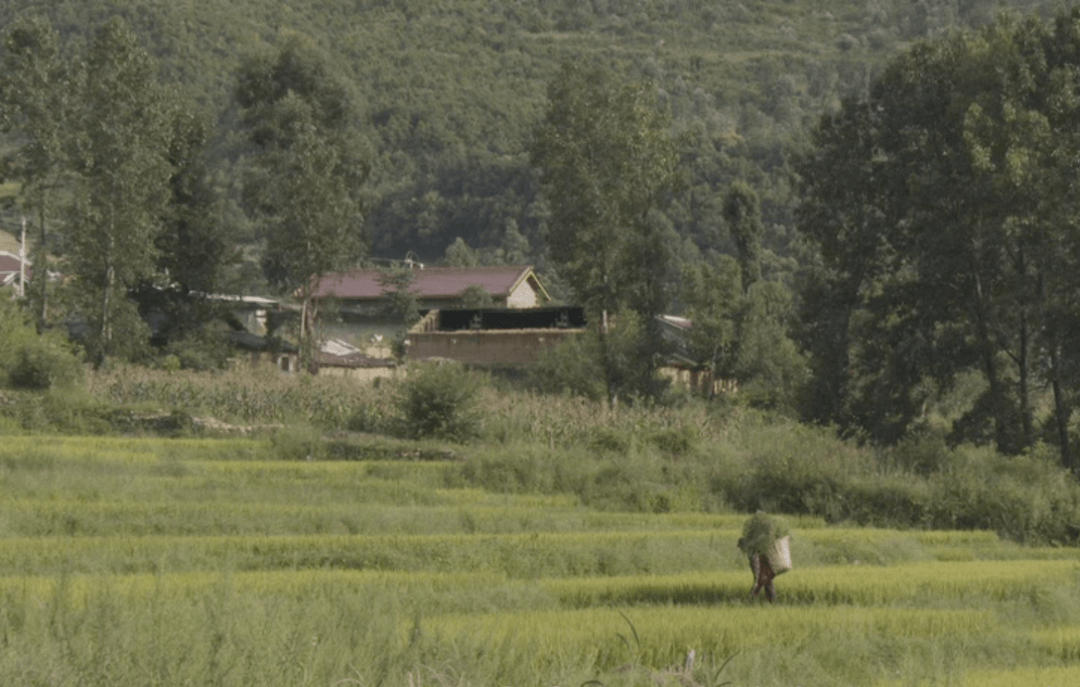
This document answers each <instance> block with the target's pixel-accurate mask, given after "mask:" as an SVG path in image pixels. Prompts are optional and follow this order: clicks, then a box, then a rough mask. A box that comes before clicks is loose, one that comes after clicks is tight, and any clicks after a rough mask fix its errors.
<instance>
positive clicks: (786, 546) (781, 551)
mask: <svg viewBox="0 0 1080 687" xmlns="http://www.w3.org/2000/svg"><path fill="white" fill-rule="evenodd" d="M765 559H766V560H767V561H769V567H770V568H772V570H773V572H774V573H776V574H777V575H779V574H780V573H786V572H787V571H788V570H791V537H781V538H779V539H774V540H773V542H772V544H771V545H769V550H768V551H766V552H765Z"/></svg>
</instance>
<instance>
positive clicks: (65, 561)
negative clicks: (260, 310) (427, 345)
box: [0, 437, 1080, 687]
mask: <svg viewBox="0 0 1080 687" xmlns="http://www.w3.org/2000/svg"><path fill="white" fill-rule="evenodd" d="M271 455H272V454H271V451H269V447H268V445H267V444H265V443H262V442H259V441H255V440H236V441H232V440H230V441H226V440H218V441H210V440H151V439H101V438H94V439H78V438H75V439H71V438H64V439H61V438H52V437H2V438H0V494H2V496H0V646H2V647H3V651H2V652H0V684H10V685H16V684H20V685H22V684H25V685H30V684H34V685H110V686H114V687H124V686H126V685H245V686H247V685H269V686H273V685H289V686H293V685H326V686H330V685H391V686H396V685H403V686H404V685H408V686H410V687H416V686H418V685H440V686H445V685H515V686H517V685H575V686H576V685H582V684H585V683H586V682H589V681H596V682H593V684H597V683H600V684H603V685H656V684H661V685H719V684H721V683H725V682H729V681H730V683H731V684H734V685H785V686H795V685H826V684H827V685H877V686H880V687H892V686H894V685H895V686H901V685H969V686H972V687H974V686H976V685H979V686H982V685H989V686H991V687H993V686H995V685H1063V686H1064V685H1075V684H1080V551H1077V550H1075V549H1066V548H1023V547H1019V546H1016V545H1012V544H1008V543H1006V542H1002V541H1000V540H999V539H998V538H997V537H996V536H995V535H993V534H990V533H985V532H925V531H892V530H876V529H856V528H840V527H827V526H825V524H824V523H823V522H821V521H817V520H810V519H798V518H789V523H790V524H791V525H792V529H793V530H794V540H793V555H794V560H795V569H794V570H793V571H792V572H790V573H788V574H786V575H784V576H782V577H780V578H778V580H777V583H778V589H779V595H780V596H779V600H778V603H776V604H775V605H768V604H764V603H761V602H760V601H758V602H755V601H753V600H752V599H750V598H749V595H748V590H749V587H750V582H751V579H750V573H749V570H748V567H747V565H746V562H745V561H744V560H743V559H742V557H741V555H740V553H739V551H738V549H737V547H736V546H735V542H736V540H737V539H738V536H739V533H740V529H741V526H742V523H743V521H744V519H745V515H742V514H706V513H694V512H688V513H669V514H664V515H643V514H640V513H633V514H631V513H615V512H597V511H590V510H587V509H585V508H582V507H581V506H579V505H578V504H577V503H575V502H574V501H573V500H571V499H568V498H562V497H552V496H538V495H531V494H496V493H490V492H486V491H483V490H481V489H478V488H476V487H475V486H474V485H470V484H469V483H468V482H467V480H466V479H465V478H464V477H463V474H464V471H463V466H464V464H465V463H464V462H462V461H426V462H407V461H398V462H318V461H310V462H309V461H304V462H283V461H275V460H272V459H271V458H270V456H271ZM466 460H467V459H466Z"/></svg>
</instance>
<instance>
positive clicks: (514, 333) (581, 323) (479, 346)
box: [405, 306, 585, 367]
mask: <svg viewBox="0 0 1080 687" xmlns="http://www.w3.org/2000/svg"><path fill="white" fill-rule="evenodd" d="M583 331H585V314H584V312H583V311H582V309H581V308H578V307H565V306H562V307H559V306H555V307H544V308H490V309H472V310H432V311H431V312H429V313H428V314H427V315H426V316H425V317H424V318H423V319H422V320H420V322H418V323H417V324H416V325H415V326H413V327H412V328H411V329H410V330H409V332H408V334H406V335H405V344H406V346H405V349H406V351H407V357H408V359H409V360H428V359H431V358H445V359H450V360H457V361H459V362H463V363H467V364H469V365H476V366H481V367H518V366H521V365H528V364H530V363H534V362H536V361H537V359H538V358H539V356H540V354H541V353H542V352H543V351H544V349H546V348H549V347H551V346H554V345H556V344H558V343H560V342H562V341H564V340H566V339H567V338H568V337H572V336H577V335H579V334H581V333H582V332H583Z"/></svg>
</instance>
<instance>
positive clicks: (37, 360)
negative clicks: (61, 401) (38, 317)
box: [0, 299, 82, 391]
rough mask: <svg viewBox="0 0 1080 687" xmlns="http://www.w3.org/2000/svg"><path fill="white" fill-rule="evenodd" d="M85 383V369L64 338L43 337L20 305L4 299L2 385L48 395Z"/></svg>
mask: <svg viewBox="0 0 1080 687" xmlns="http://www.w3.org/2000/svg"><path fill="white" fill-rule="evenodd" d="M81 379H82V365H81V364H80V362H79V360H78V358H76V357H75V355H74V354H73V353H72V352H71V349H70V347H69V346H68V344H67V341H66V340H65V339H64V338H63V335H62V334H60V333H47V334H45V335H43V336H39V335H38V334H37V332H36V331H35V330H34V327H33V325H31V324H30V321H29V319H28V318H27V316H26V314H25V313H24V312H23V311H22V310H21V309H20V308H19V306H18V304H17V303H14V302H12V301H9V300H3V299H0V382H3V383H6V384H9V385H10V386H12V387H14V388H17V389H29V390H34V391H44V390H47V389H51V388H66V387H70V386H72V385H74V384H75V383H77V382H79V381H80V380H81Z"/></svg>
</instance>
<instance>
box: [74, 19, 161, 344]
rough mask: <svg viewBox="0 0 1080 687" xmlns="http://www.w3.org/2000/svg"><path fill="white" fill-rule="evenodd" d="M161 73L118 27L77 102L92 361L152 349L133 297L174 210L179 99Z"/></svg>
mask: <svg viewBox="0 0 1080 687" xmlns="http://www.w3.org/2000/svg"><path fill="white" fill-rule="evenodd" d="M157 78H158V74H157V69H156V65H155V64H154V62H153V60H152V59H151V57H150V55H149V53H147V52H146V50H144V49H143V48H142V47H141V46H140V45H139V43H138V40H137V38H136V37H135V35H134V33H132V31H131V30H130V29H129V28H128V26H127V24H125V23H124V22H123V20H121V19H119V18H114V19H113V20H111V21H110V22H109V23H107V24H105V25H104V26H103V27H102V28H101V29H100V30H99V31H98V32H97V34H96V35H95V36H94V39H93V41H92V43H91V45H90V48H89V52H88V54H87V58H86V63H85V70H84V71H83V73H82V74H80V75H79V82H78V86H77V88H75V89H74V90H75V92H76V93H77V94H78V98H79V107H78V111H77V112H76V114H75V124H74V131H75V134H76V139H75V144H74V147H73V160H74V171H75V174H76V176H77V182H76V189H75V202H74V207H73V212H72V219H71V221H70V223H69V226H70V232H69V242H70V248H71V250H70V252H69V254H68V268H69V269H70V270H71V271H72V274H73V275H74V276H75V277H76V279H77V280H78V284H79V289H78V294H79V297H80V300H81V306H82V309H83V313H84V315H86V316H87V318H88V320H89V321H90V323H91V328H90V332H89V336H88V340H87V344H88V351H89V353H90V355H91V358H92V359H93V360H94V361H95V362H96V363H98V364H100V363H101V362H102V361H104V359H105V358H106V357H108V356H111V355H114V354H118V353H128V352H130V351H129V350H128V349H129V347H130V346H131V345H133V344H134V343H136V342H138V341H140V340H144V339H145V337H143V336H142V335H141V333H140V329H141V327H142V324H141V321H140V320H139V318H138V316H137V314H136V313H135V308H134V305H133V303H132V302H131V301H130V300H129V299H128V292H129V291H130V290H131V289H133V288H134V287H135V286H136V285H137V284H138V282H139V281H140V280H141V279H143V278H144V277H145V276H146V275H148V274H150V273H152V272H153V271H154V269H155V260H156V258H157V248H156V246H155V238H156V237H157V235H158V233H159V232H160V230H161V223H162V218H163V217H164V216H165V214H166V212H167V211H166V207H167V204H168V201H169V178H170V176H171V174H172V167H171V165H170V164H169V159H168V153H169V140H170V136H169V133H170V132H169V125H168V124H169V121H170V108H171V103H172V98H171V97H170V95H169V94H168V93H167V92H166V91H165V90H164V89H163V88H162V87H160V86H159V85H158V81H157Z"/></svg>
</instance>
